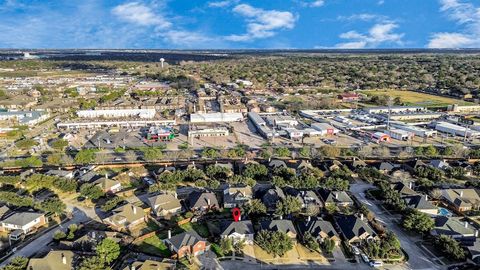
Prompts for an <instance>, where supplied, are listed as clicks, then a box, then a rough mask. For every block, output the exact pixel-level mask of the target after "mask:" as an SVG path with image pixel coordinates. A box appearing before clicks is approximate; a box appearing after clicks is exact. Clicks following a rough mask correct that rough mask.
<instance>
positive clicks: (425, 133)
mask: <svg viewBox="0 0 480 270" xmlns="http://www.w3.org/2000/svg"><path fill="white" fill-rule="evenodd" d="M391 125H392V126H393V127H395V128H397V129H401V130H405V131H408V132H411V133H413V134H415V136H419V137H421V138H428V137H434V136H436V135H437V131H436V130H431V129H424V128H420V127H417V126H411V125H406V124H391Z"/></svg>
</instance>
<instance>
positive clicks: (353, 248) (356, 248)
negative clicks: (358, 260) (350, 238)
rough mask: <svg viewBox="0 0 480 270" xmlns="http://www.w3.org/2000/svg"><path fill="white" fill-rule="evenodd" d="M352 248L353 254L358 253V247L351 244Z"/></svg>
mask: <svg viewBox="0 0 480 270" xmlns="http://www.w3.org/2000/svg"><path fill="white" fill-rule="evenodd" d="M352 250H353V253H354V254H355V255H360V250H359V249H358V247H356V246H352Z"/></svg>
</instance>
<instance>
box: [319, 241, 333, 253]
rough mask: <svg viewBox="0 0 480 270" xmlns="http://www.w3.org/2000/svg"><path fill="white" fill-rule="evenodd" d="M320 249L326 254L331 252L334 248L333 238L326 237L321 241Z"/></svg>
mask: <svg viewBox="0 0 480 270" xmlns="http://www.w3.org/2000/svg"><path fill="white" fill-rule="evenodd" d="M322 249H323V251H325V253H327V254H332V253H333V250H334V249H335V240H333V239H331V238H326V239H324V240H323V242H322Z"/></svg>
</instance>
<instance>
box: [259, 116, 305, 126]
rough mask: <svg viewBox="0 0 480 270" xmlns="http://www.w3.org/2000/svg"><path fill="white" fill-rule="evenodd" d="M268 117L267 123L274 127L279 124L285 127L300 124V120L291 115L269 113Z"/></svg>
mask: <svg viewBox="0 0 480 270" xmlns="http://www.w3.org/2000/svg"><path fill="white" fill-rule="evenodd" d="M266 119H267V123H268V124H269V125H270V126H274V127H279V126H283V127H294V126H296V125H298V121H297V120H296V119H295V118H293V117H291V116H289V115H275V114H274V115H269V116H267V117H266Z"/></svg>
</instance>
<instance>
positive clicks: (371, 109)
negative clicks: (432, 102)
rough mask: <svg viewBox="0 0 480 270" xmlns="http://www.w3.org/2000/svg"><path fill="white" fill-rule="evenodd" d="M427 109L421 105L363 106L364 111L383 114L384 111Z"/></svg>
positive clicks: (405, 111) (396, 111) (419, 110)
mask: <svg viewBox="0 0 480 270" xmlns="http://www.w3.org/2000/svg"><path fill="white" fill-rule="evenodd" d="M426 110H427V109H426V108H425V107H420V106H391V107H386V106H385V107H371V108H363V111H365V112H367V113H370V114H382V113H389V112H391V113H407V112H410V113H413V112H424V111H426Z"/></svg>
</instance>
